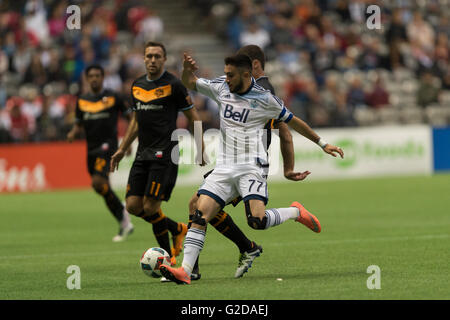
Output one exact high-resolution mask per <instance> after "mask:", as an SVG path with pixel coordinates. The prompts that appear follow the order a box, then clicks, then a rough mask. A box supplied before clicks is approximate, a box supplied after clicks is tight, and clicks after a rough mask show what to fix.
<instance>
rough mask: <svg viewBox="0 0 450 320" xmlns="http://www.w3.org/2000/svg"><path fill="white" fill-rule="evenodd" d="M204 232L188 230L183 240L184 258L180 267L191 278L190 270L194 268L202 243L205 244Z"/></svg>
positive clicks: (193, 229) (194, 229)
mask: <svg viewBox="0 0 450 320" xmlns="http://www.w3.org/2000/svg"><path fill="white" fill-rule="evenodd" d="M205 236H206V231H205V230H200V229H196V228H192V227H191V228H190V229H189V230H188V232H187V234H186V238H185V239H184V257H183V263H182V264H181V266H182V267H183V269H184V271H186V273H187V274H188V276H191V273H192V269H193V268H194V265H195V261H196V260H197V258H198V255H199V254H200V251H201V250H202V249H203V243H204V242H205Z"/></svg>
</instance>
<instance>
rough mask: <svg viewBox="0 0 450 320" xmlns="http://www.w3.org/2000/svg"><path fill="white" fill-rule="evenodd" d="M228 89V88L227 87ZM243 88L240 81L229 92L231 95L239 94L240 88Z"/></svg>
mask: <svg viewBox="0 0 450 320" xmlns="http://www.w3.org/2000/svg"><path fill="white" fill-rule="evenodd" d="M228 87H229V86H228ZM243 87H244V82H243V81H242V79H241V80H240V81H239V83H238V84H236V86H235V87H234V88H233V89H231V88H230V92H231V93H237V92H240V91H242V88H243Z"/></svg>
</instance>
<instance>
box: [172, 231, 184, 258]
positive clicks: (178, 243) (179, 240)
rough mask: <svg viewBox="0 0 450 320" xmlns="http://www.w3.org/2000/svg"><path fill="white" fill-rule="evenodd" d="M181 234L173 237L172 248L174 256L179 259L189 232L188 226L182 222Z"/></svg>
mask: <svg viewBox="0 0 450 320" xmlns="http://www.w3.org/2000/svg"><path fill="white" fill-rule="evenodd" d="M180 225H181V232H180V233H179V234H177V235H176V236H173V237H172V242H173V248H172V256H173V257H178V256H179V255H180V253H181V250H182V249H183V240H184V237H186V233H187V231H188V228H187V225H186V224H184V223H183V222H180Z"/></svg>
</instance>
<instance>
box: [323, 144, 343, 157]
mask: <svg viewBox="0 0 450 320" xmlns="http://www.w3.org/2000/svg"><path fill="white" fill-rule="evenodd" d="M323 151H325V152H326V153H328V154H331V155H332V156H333V157H336V156H337V155H338V154H339V155H340V156H341V158H342V159H344V151H343V150H342V149H341V148H339V147H336V146H333V145H332V144H327V145H326V146H325V147H324V148H323Z"/></svg>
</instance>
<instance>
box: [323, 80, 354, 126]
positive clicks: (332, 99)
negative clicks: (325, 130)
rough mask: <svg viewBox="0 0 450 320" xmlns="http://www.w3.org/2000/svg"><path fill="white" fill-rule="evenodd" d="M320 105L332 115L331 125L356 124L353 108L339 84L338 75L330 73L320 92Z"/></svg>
mask: <svg viewBox="0 0 450 320" xmlns="http://www.w3.org/2000/svg"><path fill="white" fill-rule="evenodd" d="M320 96H321V103H320V105H321V106H323V107H324V108H325V111H326V113H327V114H329V115H330V116H331V119H330V125H332V126H337V127H346V126H354V125H355V124H356V123H355V120H354V119H353V116H352V110H351V109H350V108H349V107H348V106H347V102H346V94H345V92H344V91H343V90H342V89H341V88H340V87H339V85H338V78H337V76H336V75H328V76H327V77H326V80H325V88H324V89H323V90H322V91H321V93H320Z"/></svg>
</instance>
